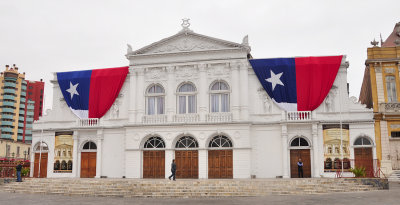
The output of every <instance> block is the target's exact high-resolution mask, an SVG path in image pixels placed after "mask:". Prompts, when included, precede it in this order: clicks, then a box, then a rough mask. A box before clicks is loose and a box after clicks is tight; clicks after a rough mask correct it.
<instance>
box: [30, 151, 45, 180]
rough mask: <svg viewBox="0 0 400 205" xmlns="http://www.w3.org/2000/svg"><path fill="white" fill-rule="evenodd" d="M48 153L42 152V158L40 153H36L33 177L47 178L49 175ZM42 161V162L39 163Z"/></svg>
mask: <svg viewBox="0 0 400 205" xmlns="http://www.w3.org/2000/svg"><path fill="white" fill-rule="evenodd" d="M47 157H48V155H47V153H42V159H40V160H39V158H40V153H35V162H34V164H33V166H34V168H33V169H34V170H33V177H35V178H46V177H47ZM39 161H40V164H39ZM39 166H40V176H39Z"/></svg>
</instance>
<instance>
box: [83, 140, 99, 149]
mask: <svg viewBox="0 0 400 205" xmlns="http://www.w3.org/2000/svg"><path fill="white" fill-rule="evenodd" d="M83 149H89V150H91V149H92V150H94V149H97V146H96V144H95V143H94V142H86V143H85V145H83Z"/></svg>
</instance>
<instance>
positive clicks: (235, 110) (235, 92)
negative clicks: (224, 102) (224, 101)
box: [230, 62, 240, 121]
mask: <svg viewBox="0 0 400 205" xmlns="http://www.w3.org/2000/svg"><path fill="white" fill-rule="evenodd" d="M239 67H240V64H239V63H237V62H236V63H233V64H231V66H230V68H231V71H232V75H231V82H232V83H231V84H232V85H231V86H232V89H231V90H232V97H231V99H232V115H233V120H234V121H239V119H240V112H239V111H240V98H239V96H240V95H239V89H240V86H239Z"/></svg>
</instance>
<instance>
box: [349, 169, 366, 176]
mask: <svg viewBox="0 0 400 205" xmlns="http://www.w3.org/2000/svg"><path fill="white" fill-rule="evenodd" d="M350 172H353V174H354V176H355V177H356V178H360V177H365V175H366V172H365V167H354V169H353V168H351V169H350Z"/></svg>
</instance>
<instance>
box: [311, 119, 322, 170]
mask: <svg viewBox="0 0 400 205" xmlns="http://www.w3.org/2000/svg"><path fill="white" fill-rule="evenodd" d="M311 131H312V150H313V166H312V167H313V169H314V170H313V177H320V175H319V161H318V153H319V151H318V125H317V124H316V123H313V124H312V130H311Z"/></svg>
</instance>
